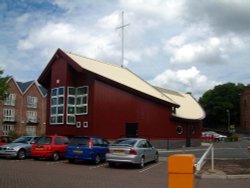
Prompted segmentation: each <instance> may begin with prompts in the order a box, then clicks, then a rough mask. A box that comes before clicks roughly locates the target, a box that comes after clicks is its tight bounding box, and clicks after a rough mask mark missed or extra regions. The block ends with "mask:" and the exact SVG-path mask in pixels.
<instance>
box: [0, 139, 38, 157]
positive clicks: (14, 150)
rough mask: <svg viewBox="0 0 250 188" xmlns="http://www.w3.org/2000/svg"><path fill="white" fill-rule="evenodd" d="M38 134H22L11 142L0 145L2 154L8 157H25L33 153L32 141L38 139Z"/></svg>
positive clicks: (0, 153)
mask: <svg viewBox="0 0 250 188" xmlns="http://www.w3.org/2000/svg"><path fill="white" fill-rule="evenodd" d="M37 138H38V137H36V136H21V137H19V138H17V139H16V140H14V141H13V142H12V143H10V144H6V145H2V146H0V156H2V157H8V158H14V157H16V158H18V159H25V158H26V157H28V156H30V155H31V146H32V143H34V142H35V141H36V139H37Z"/></svg>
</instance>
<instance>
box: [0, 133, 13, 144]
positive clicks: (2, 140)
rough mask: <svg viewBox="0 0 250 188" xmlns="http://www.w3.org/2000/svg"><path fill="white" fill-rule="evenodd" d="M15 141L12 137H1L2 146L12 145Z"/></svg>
mask: <svg viewBox="0 0 250 188" xmlns="http://www.w3.org/2000/svg"><path fill="white" fill-rule="evenodd" d="M13 140H15V138H14V137H12V136H4V135H3V136H0V146H2V145H5V144H8V143H11V142H12V141H13Z"/></svg>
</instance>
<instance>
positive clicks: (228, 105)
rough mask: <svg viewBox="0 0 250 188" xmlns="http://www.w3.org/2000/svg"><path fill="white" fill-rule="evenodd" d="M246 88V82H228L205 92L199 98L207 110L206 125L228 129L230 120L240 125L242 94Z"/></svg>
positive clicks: (237, 125) (231, 122)
mask: <svg viewBox="0 0 250 188" xmlns="http://www.w3.org/2000/svg"><path fill="white" fill-rule="evenodd" d="M244 88H245V86H244V84H237V85H236V84H234V83H226V84H223V85H218V86H215V87H214V89H211V90H208V91H207V92H205V93H204V94H203V96H202V97H201V98H200V99H199V103H200V104H201V106H202V107H203V109H204V110H205V112H206V118H205V119H204V124H203V125H204V127H206V128H223V129H227V127H228V123H229V121H230V124H234V125H235V126H236V127H239V126H240V94H241V92H242V91H243V89H244ZM228 117H229V121H228Z"/></svg>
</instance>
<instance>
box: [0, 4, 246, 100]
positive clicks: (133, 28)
mask: <svg viewBox="0 0 250 188" xmlns="http://www.w3.org/2000/svg"><path fill="white" fill-rule="evenodd" d="M122 12H124V24H128V25H127V26H126V27H125V28H124V61H123V63H122V61H121V49H122V47H121V46H122V45H121V38H122V34H121V33H122V32H121V29H118V27H120V26H121V23H122V21H121V17H122V16H121V15H122ZM58 48H60V49H62V50H64V51H66V52H72V53H75V54H79V55H82V56H86V57H90V58H93V59H97V60H100V61H103V62H107V63H111V64H116V65H122V64H123V66H124V67H126V68H128V69H129V70H131V71H132V72H134V73H135V74H137V75H138V76H139V77H141V78H142V79H144V80H145V81H147V82H149V83H150V84H152V85H155V86H159V87H162V88H166V89H170V90H175V91H178V92H191V93H192V95H193V96H194V97H195V98H197V99H198V98H199V97H201V96H202V95H203V94H204V92H206V91H207V90H209V89H213V88H214V86H216V85H219V84H224V83H228V82H232V83H236V84H237V83H243V84H245V85H248V84H250V68H248V65H250V63H249V61H250V53H249V52H250V51H249V50H250V1H249V0H209V1H208V0H198V1H197V0H152V1H150V0H70V1H69V0H0V68H1V69H3V70H4V76H7V75H8V76H13V77H14V79H15V80H16V81H22V82H26V81H31V80H37V79H38V77H39V76H40V74H41V73H42V71H43V70H44V68H45V67H46V65H47V64H48V62H49V61H50V59H51V58H52V56H53V55H54V53H55V52H56V50H57V49H58Z"/></svg>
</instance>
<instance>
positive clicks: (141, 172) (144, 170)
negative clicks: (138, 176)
mask: <svg viewBox="0 0 250 188" xmlns="http://www.w3.org/2000/svg"><path fill="white" fill-rule="evenodd" d="M161 163H162V162H159V163H157V164H155V165H152V166H150V167H148V168H145V169H143V170H140V171H139V172H140V173H142V172H145V171H147V170H150V169H152V168H154V167H156V166H158V165H160V164H161Z"/></svg>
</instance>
